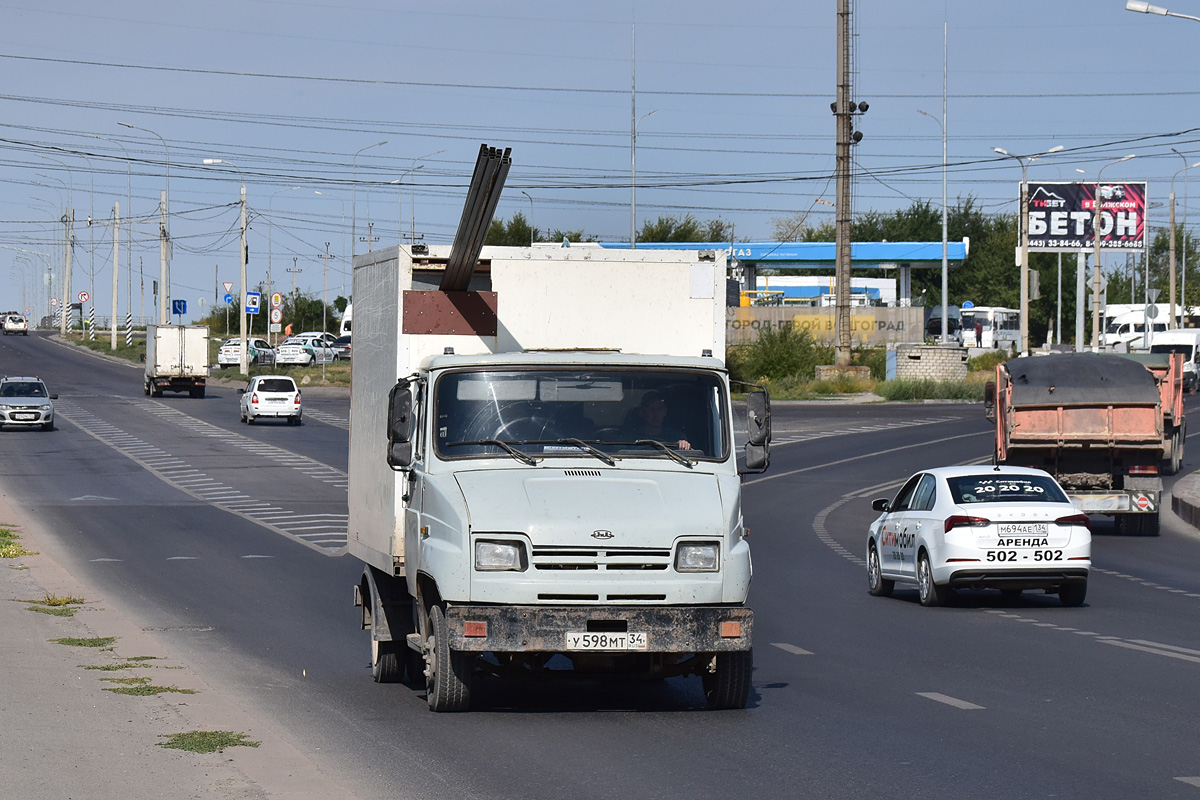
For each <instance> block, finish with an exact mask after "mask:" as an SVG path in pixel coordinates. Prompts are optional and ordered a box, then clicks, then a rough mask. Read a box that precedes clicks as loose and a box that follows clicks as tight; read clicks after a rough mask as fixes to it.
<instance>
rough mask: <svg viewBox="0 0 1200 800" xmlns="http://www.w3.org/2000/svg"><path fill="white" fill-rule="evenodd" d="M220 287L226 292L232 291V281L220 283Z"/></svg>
mask: <svg viewBox="0 0 1200 800" xmlns="http://www.w3.org/2000/svg"><path fill="white" fill-rule="evenodd" d="M221 285H222V286H224V287H225V291H226V292H232V291H233V281H222V282H221Z"/></svg>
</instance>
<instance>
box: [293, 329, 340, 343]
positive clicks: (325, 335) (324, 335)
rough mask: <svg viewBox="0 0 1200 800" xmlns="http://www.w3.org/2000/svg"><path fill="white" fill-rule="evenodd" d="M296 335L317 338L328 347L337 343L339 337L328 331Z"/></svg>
mask: <svg viewBox="0 0 1200 800" xmlns="http://www.w3.org/2000/svg"><path fill="white" fill-rule="evenodd" d="M296 335H297V336H306V337H312V338H317V339H320V340H321V341H323V342H324V343H325V344H328V345H332V344H333V343H334V342H335V341H337V337H336V336H334V335H333V334H332V333H329V332H328V331H301V332H300V333H297V334H296Z"/></svg>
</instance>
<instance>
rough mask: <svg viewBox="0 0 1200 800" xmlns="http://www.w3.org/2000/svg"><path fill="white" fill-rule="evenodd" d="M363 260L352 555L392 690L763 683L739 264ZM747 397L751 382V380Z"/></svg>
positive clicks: (412, 251)
mask: <svg viewBox="0 0 1200 800" xmlns="http://www.w3.org/2000/svg"><path fill="white" fill-rule="evenodd" d="M449 255H450V248H448V247H436V246H423V245H417V246H416V247H408V246H406V247H400V248H389V249H386V250H382V251H376V252H373V253H368V254H366V255H360V256H358V257H356V261H355V265H354V298H355V306H356V308H355V312H356V314H355V320H354V321H355V329H354V330H355V333H354V341H355V351H354V373H353V377H352V384H351V413H350V419H351V424H350V464H349V475H350V480H349V506H350V523H349V543H348V550H349V553H350V554H351V555H353V556H355V557H357V558H359V559H361V560H362V561H364V562H366V566H365V569H364V571H363V574H362V577H361V579H360V580H359V582H358V583H357V584H356V585H355V587H354V589H355V603H356V605H359V606H361V608H362V627H363V628H364V629H365V630H367V631H369V633H370V647H371V664H372V670H373V674H374V677H375V680H377V681H380V682H385V681H396V680H401V679H403V678H404V677H405V675H407V678H408V680H409V682H410V683H414V684H416V685H418V686H420V687H424V688H425V689H426V690H427V702H428V705H429V707H430V708H431V709H432V710H434V711H461V710H465V709H467V708H468V707H469V705H470V697H471V684H472V680H473V679H474V678H475V677H476V676H477V675H478V674H481V673H489V674H503V675H526V676H531V677H546V676H547V675H552V676H553V675H557V676H561V675H562V674H563V673H564V672H571V671H573V672H574V673H579V674H582V675H588V676H596V675H604V676H610V675H613V674H619V675H626V676H639V677H646V678H663V677H672V676H685V675H692V676H699V677H700V678H701V679H702V683H703V688H704V693H705V696H706V698H707V702H708V704H709V706H710V707H712V708H742V707H744V706H745V705H746V702H747V699H748V697H749V693H750V689H751V670H752V666H753V656H752V634H753V614H752V612H751V610H750V609H749V608H747V607H746V606H745V601H746V596H747V592H748V590H749V586H750V577H751V563H750V548H749V544H748V542H747V539H746V537H747V535H748V531H747V530H746V528H745V526H744V523H743V519H742V501H741V482H742V478H741V474H742V473H746V472H761V471H762V470H764V469H766V467H767V463H768V461H769V450H768V448H769V440H770V408H769V400H768V398H767V395H766V393H765V392H764V391H761V390H760V389H758V387H751V388H752V389H754V391H750V392H749V394H748V395H747V398H748V399H747V403H746V405H747V412H746V415H745V417H746V423H745V424H746V428H747V437H746V438H747V441H746V443H745V445H744V446H743V448H742V452H743V453H744V458H743V462H744V463H743V464H742V465H741V467H740V469H739V462H738V455H739V448H738V447H737V446H736V445H735V439H734V425H735V422H734V421H735V415H734V410H733V400H732V397H731V389H730V379H729V375H728V373H727V372H726V369H725V367H724V364H723V360H722V359H723V358H724V352H725V346H724V342H725V309H724V300H725V279H726V275H725V255H724V253H723V252H719V251H718V252H712V251H708V252H706V251H698V250H607V249H602V248H600V247H597V246H577V245H573V246H570V247H561V248H560V247H533V248H509V247H484V248H482V252H481V255H480V258H479V260H478V264H476V265H475V266H474V268H473V272H472V274H471V276H470V285H469V287H468V290H467V291H441V290H440V289H439V288H438V287H439V286H440V285H443V284H440V283H439V282H440V281H441V280H442V277H443V273H445V272H447V271H448V270H447V266H446V265H447V259H448V257H449ZM743 391H744V389H743Z"/></svg>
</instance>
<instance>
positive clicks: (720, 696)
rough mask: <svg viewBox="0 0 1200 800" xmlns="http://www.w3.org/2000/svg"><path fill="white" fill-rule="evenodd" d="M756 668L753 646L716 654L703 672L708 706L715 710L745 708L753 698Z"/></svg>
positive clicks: (702, 678) (705, 697) (702, 680)
mask: <svg viewBox="0 0 1200 800" xmlns="http://www.w3.org/2000/svg"><path fill="white" fill-rule="evenodd" d="M753 672H754V651H753V650H737V651H734V652H732V653H717V654H716V655H715V656H713V663H712V666H711V667H710V668H709V669H708V671H706V672H705V673H704V674H703V675H702V676H701V682H702V683H703V685H704V699H705V700H707V701H708V707H709V708H711V709H713V710H719V709H725V708H745V707H746V703H747V701H749V699H750V676H751V674H752V673H753Z"/></svg>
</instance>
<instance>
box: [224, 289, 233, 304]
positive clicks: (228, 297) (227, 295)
mask: <svg viewBox="0 0 1200 800" xmlns="http://www.w3.org/2000/svg"><path fill="white" fill-rule="evenodd" d="M225 305H227V306H231V305H233V295H231V294H230V293H229V292H226V293H225Z"/></svg>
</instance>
